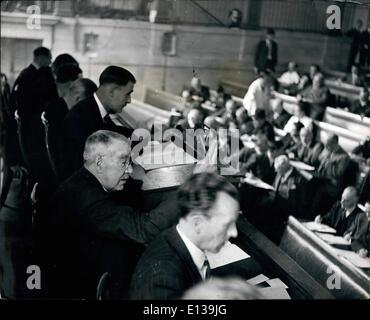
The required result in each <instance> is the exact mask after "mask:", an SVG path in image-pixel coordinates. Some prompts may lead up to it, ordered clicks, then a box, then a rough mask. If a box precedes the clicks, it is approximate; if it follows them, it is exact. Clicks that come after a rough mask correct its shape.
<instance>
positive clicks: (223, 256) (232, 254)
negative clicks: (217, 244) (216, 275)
mask: <svg viewBox="0 0 370 320" xmlns="http://www.w3.org/2000/svg"><path fill="white" fill-rule="evenodd" d="M249 257H250V255H248V254H247V253H245V252H244V251H243V250H242V249H240V248H239V247H238V246H237V245H235V244H232V243H231V242H230V241H228V242H226V244H225V245H224V246H223V247H222V248H221V250H220V251H219V252H218V253H211V252H209V253H207V258H208V261H209V265H210V267H211V269H214V268H217V267H221V266H224V265H227V264H229V263H233V262H236V261H240V260H243V259H247V258H249Z"/></svg>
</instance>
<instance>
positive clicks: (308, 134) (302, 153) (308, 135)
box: [294, 127, 324, 167]
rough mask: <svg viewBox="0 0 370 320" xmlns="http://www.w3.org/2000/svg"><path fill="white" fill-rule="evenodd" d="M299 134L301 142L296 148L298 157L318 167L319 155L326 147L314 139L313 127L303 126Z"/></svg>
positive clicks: (295, 153) (295, 151)
mask: <svg viewBox="0 0 370 320" xmlns="http://www.w3.org/2000/svg"><path fill="white" fill-rule="evenodd" d="M299 136H300V142H299V143H298V144H297V147H296V149H295V150H294V155H295V156H296V159H297V160H299V161H302V162H304V163H307V164H309V165H311V166H314V167H318V165H319V156H320V154H321V152H322V150H323V148H324V147H323V145H322V143H321V142H317V141H315V140H314V138H313V133H312V129H311V128H306V127H303V128H302V129H301V130H300V132H299Z"/></svg>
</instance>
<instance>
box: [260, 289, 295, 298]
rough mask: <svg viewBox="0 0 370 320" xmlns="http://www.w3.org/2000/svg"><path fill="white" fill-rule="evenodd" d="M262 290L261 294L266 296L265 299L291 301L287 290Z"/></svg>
mask: <svg viewBox="0 0 370 320" xmlns="http://www.w3.org/2000/svg"><path fill="white" fill-rule="evenodd" d="M260 290H261V293H262V294H263V295H264V296H265V299H281V300H290V299H291V297H290V296H289V294H288V292H287V291H286V289H285V288H282V287H274V288H273V287H271V288H261V289H260Z"/></svg>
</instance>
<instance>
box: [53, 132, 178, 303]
mask: <svg viewBox="0 0 370 320" xmlns="http://www.w3.org/2000/svg"><path fill="white" fill-rule="evenodd" d="M130 153H131V148H130V144H129V140H128V139H127V138H125V137H124V136H123V135H120V134H118V133H115V132H112V131H106V130H100V131H97V132H95V133H93V134H92V135H90V136H89V137H88V138H87V141H86V144H85V150H84V153H83V158H84V165H83V167H82V168H81V169H80V170H78V171H77V172H76V173H75V174H73V175H72V177H71V178H69V179H68V180H66V181H65V183H64V184H62V185H61V186H60V188H59V189H58V191H57V193H56V195H55V198H54V201H53V210H52V214H51V222H50V224H51V225H52V226H53V227H52V228H51V230H52V234H51V235H49V237H50V239H53V240H54V241H51V242H52V243H53V244H55V247H53V248H52V250H50V251H51V252H52V253H56V257H54V258H55V259H56V262H55V263H56V265H57V270H56V271H57V272H56V273H54V274H53V276H52V280H54V281H53V282H52V283H54V284H55V290H57V292H55V293H54V294H55V295H56V298H90V299H91V298H95V290H96V286H97V284H98V280H99V278H100V276H101V275H102V274H103V273H104V272H109V273H110V274H111V276H112V294H113V297H114V298H125V293H126V290H127V288H128V285H129V281H130V278H131V273H132V271H133V268H134V266H135V264H136V261H137V259H138V257H139V255H140V254H141V252H142V250H143V248H144V245H146V244H147V243H148V242H149V241H150V240H151V239H153V238H154V237H155V236H156V235H157V234H159V233H160V232H161V231H162V230H164V229H166V228H168V227H170V226H172V225H173V224H175V223H176V222H177V220H178V216H177V204H176V201H166V202H162V203H161V204H160V205H159V206H158V207H157V208H155V209H154V210H152V211H150V212H149V213H142V212H139V211H137V210H135V209H134V208H132V207H131V206H127V205H124V204H123V203H122V201H118V200H117V199H116V197H115V196H114V194H115V192H116V191H121V190H123V189H124V187H125V183H126V181H127V180H128V178H129V176H130V174H131V173H132V171H133V169H132V165H131V159H130ZM48 256H49V257H50V255H48ZM66 276H67V277H66ZM55 279H56V282H55ZM51 294H53V292H52V293H51Z"/></svg>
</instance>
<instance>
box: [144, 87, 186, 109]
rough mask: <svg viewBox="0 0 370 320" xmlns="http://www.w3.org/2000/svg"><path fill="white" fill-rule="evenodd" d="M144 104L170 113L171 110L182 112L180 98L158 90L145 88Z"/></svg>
mask: <svg viewBox="0 0 370 320" xmlns="http://www.w3.org/2000/svg"><path fill="white" fill-rule="evenodd" d="M144 102H145V103H147V104H150V105H152V106H155V107H158V108H160V109H163V110H168V111H171V109H172V108H175V109H177V110H179V111H182V110H184V100H183V98H182V97H179V96H176V95H174V94H171V93H168V92H165V91H161V90H158V89H152V88H146V89H145V95H144Z"/></svg>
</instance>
